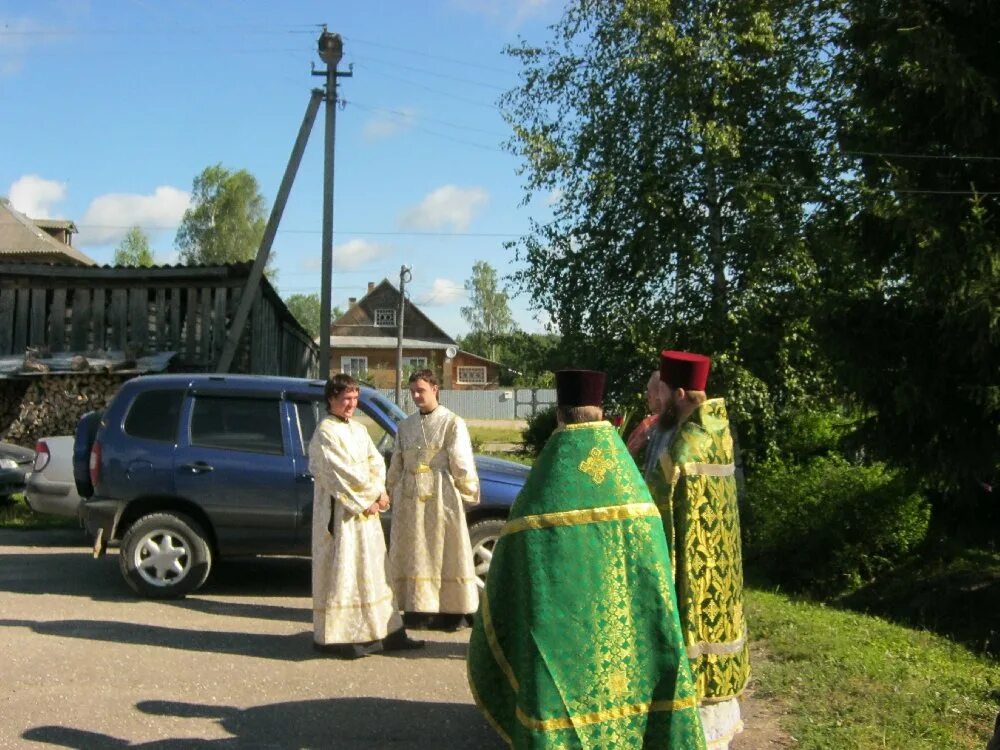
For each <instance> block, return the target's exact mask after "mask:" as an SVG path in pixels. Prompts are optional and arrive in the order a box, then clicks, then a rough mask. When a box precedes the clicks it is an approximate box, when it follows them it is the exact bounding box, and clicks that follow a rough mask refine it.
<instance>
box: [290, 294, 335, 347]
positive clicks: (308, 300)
mask: <svg viewBox="0 0 1000 750" xmlns="http://www.w3.org/2000/svg"><path fill="white" fill-rule="evenodd" d="M285 305H286V306H287V307H288V309H289V311H290V312H291V313H292V315H294V316H295V319H296V320H298V321H299V323H301V324H302V327H303V328H305V329H306V331H308V332H309V335H310V336H312V337H313V338H318V337H319V319H320V311H321V309H322V308H321V307H320V300H319V294H316V293H313V294H293V295H291V296H289V297H286V298H285ZM343 314H344V313H343V312H342V311H341V310H340V308H339V307H334V308H333V309H332V310H331V311H330V320H331V321H334V320H336V319H337V318H339V317H340V316H341V315H343Z"/></svg>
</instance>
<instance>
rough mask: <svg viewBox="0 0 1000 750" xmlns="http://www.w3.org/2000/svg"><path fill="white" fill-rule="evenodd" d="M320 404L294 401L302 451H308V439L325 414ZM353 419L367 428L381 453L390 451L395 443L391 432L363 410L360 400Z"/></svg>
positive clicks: (318, 402)
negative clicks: (321, 410)
mask: <svg viewBox="0 0 1000 750" xmlns="http://www.w3.org/2000/svg"><path fill="white" fill-rule="evenodd" d="M321 406H322V402H320V401H296V402H295V412H296V414H297V415H298V418H299V436H300V437H301V438H302V450H303V452H304V453H308V452H309V441H310V440H311V439H312V434H313V432H315V431H316V425H318V424H319V421H320V420H321V419H322V418H323V417H324V416H326V411H325V410H324V411H323V412H322V414H321V413H320V408H321ZM390 413H391V412H390ZM354 420H355V421H356V422H357V423H358V424H360V425H362V426H363V427H364V428H365V429H366V430H368V434H369V435H370V436H371V439H372V442H373V443H375V446H376V447H377V448H378V449H379V450H380V451H381V452H382V453H384V454H388V453H391V452H392V447H393V445H394V444H395V439H394V437H393V435H392V433H390V432H387V431H386V430H385V429H383V428H382V426H381V425H380V424H379V423H378V422H376V421H375V420H374V419H373V418H372V417H370V416H369V415H368V414H367V413H366V412H365V410H364V405H363V404H362V402H360V401H359V402H358V409H357V411H355V412H354Z"/></svg>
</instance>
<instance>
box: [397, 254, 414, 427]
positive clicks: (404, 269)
mask: <svg viewBox="0 0 1000 750" xmlns="http://www.w3.org/2000/svg"><path fill="white" fill-rule="evenodd" d="M411 278H413V276H412V275H411V274H410V267H409V266H400V267H399V313H398V314H397V315H396V406H398V407H399V408H400V409H402V408H403V393H402V388H403V313H404V312H405V311H406V284H407V282H409V280H410V279H411Z"/></svg>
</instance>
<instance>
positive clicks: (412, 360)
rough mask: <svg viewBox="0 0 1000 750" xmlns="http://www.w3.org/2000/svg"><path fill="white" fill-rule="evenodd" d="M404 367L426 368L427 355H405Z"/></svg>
mask: <svg viewBox="0 0 1000 750" xmlns="http://www.w3.org/2000/svg"><path fill="white" fill-rule="evenodd" d="M403 367H410V368H412V369H414V370H426V369H427V357H403Z"/></svg>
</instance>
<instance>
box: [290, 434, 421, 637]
mask: <svg viewBox="0 0 1000 750" xmlns="http://www.w3.org/2000/svg"><path fill="white" fill-rule="evenodd" d="M309 471H310V472H311V473H312V475H313V477H314V480H315V490H314V493H313V523H312V591H313V638H314V640H315V641H316V643H319V644H323V645H327V644H345V643H366V642H368V641H374V640H378V639H380V638H384V637H385V636H386V635H388V634H389V633H391V632H394V631H396V630H399V629H400V628H402V627H403V621H402V618H400V616H399V612H398V611H397V608H396V603H395V600H394V597H393V593H392V588H391V587H390V586H389V582H388V579H387V576H386V569H385V557H386V555H385V535H384V534H383V533H382V524H381V522H380V521H379V514H378V513H375V514H373V515H366V514H365V512H364V511H365V510H366V509H367V508H369V507H370V506H371V504H372V503H374V502H375V501H376V500H378V499H379V497H380V496H381V494H382V492H383V490H384V487H385V461H384V460H383V459H382V456H381V455H379V452H378V450H377V449H376V448H375V445H374V443H372V440H371V438H370V437H369V436H368V431H367V430H366V429H365V428H364V427H363V426H362V425H360V424H358V423H357V422H353V421H348V420H344V419H341V418H339V417H334V416H329V417H327V418H326V419H324V420H323V421H322V422H320V423H319V425H317V427H316V432H315V433H313V437H312V440H311V441H310V442H309ZM331 514H332V523H331ZM331 530H332V533H331Z"/></svg>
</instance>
